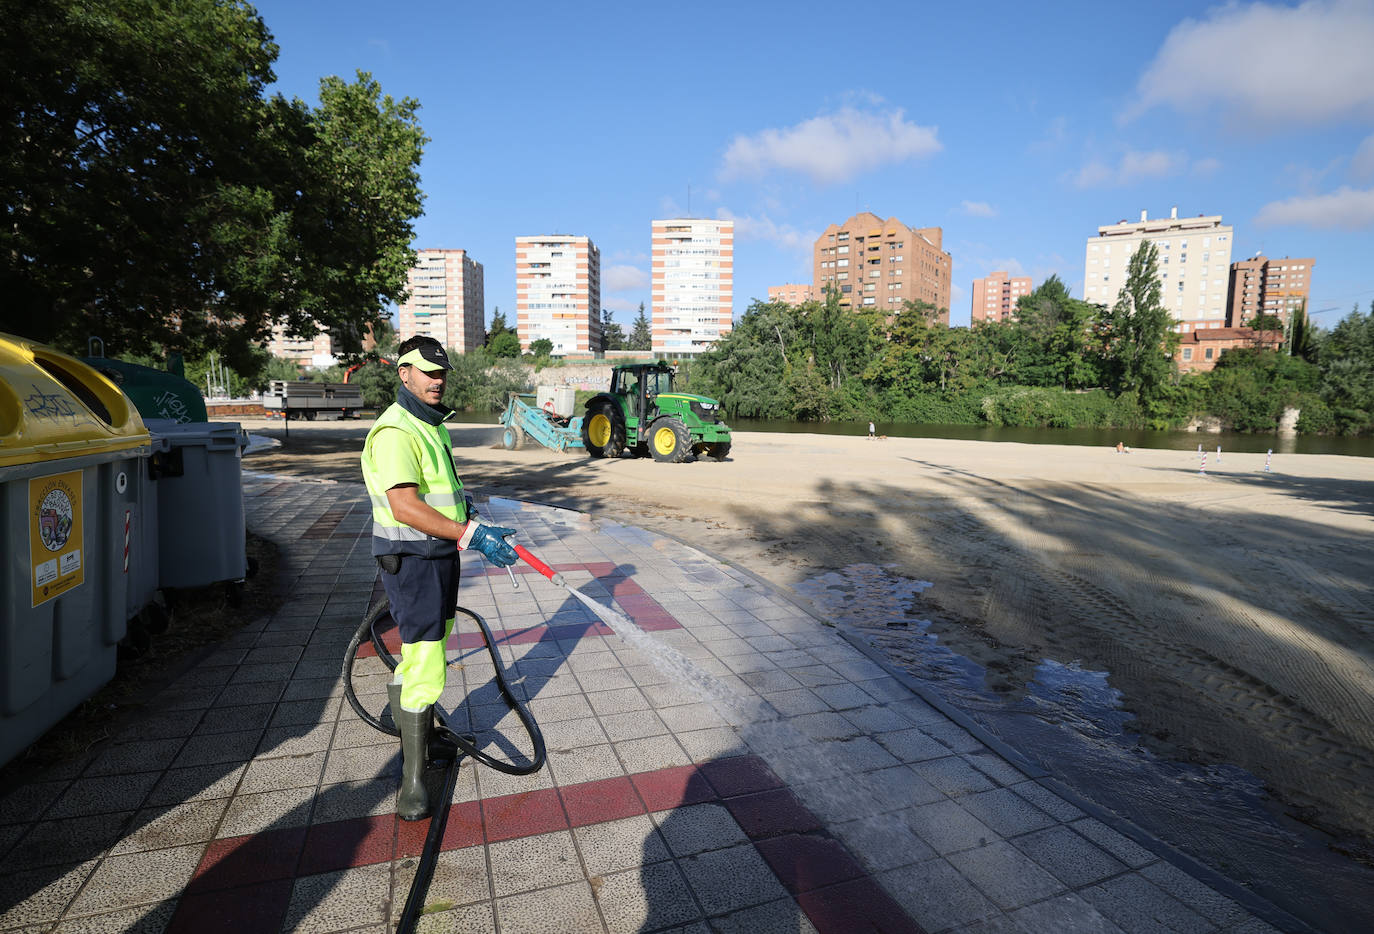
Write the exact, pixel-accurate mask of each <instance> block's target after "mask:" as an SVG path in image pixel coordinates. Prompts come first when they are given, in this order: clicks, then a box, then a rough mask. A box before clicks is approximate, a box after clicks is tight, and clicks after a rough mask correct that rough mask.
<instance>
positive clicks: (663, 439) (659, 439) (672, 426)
mask: <svg viewBox="0 0 1374 934" xmlns="http://www.w3.org/2000/svg"><path fill="white" fill-rule="evenodd" d="M691 450H692V434H691V432H689V431H688V430H687V426H686V425H684V424H682V422H680V421H678V420H677V419H675V418H660V419H659V420H658V421H656V422H654V423H653V424H652V425H650V426H649V451H650V452H651V453H652V454H653V455H654V460H656V461H659V462H661V463H665V464H680V463H682V462H683V461H685V460H686V459H687V455H688V454H689V453H691Z"/></svg>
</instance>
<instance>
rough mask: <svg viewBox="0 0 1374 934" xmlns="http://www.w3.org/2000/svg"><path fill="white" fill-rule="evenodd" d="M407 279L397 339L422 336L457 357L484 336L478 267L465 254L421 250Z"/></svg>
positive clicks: (485, 325)
mask: <svg viewBox="0 0 1374 934" xmlns="http://www.w3.org/2000/svg"><path fill="white" fill-rule="evenodd" d="M418 252H419V256H418V257H417V258H416V261H415V266H414V267H413V268H412V269H411V270H410V273H409V275H408V276H407V278H406V288H407V289H408V290H409V291H410V298H408V299H406V300H405V302H404V303H402V304H401V306H400V308H399V309H398V311H397V316H396V318H397V320H396V335H397V337H398V338H399V339H400V340H402V341H404V340H405V339H406V338H409V337H414V336H415V335H416V334H423V335H425V336H426V337H432V338H434V339H435V340H437V341H438V342H439V343H441V344H443V345H444V346H445V347H448V348H451V349H453V350H455V351H457V352H458V353H467V352H468V351H470V350H476V349H477V348H478V347H481V346H482V344H483V342H484V341H485V340H486V336H487V322H486V318H487V312H486V301H485V290H484V288H483V284H482V264H481V263H479V262H477V261H476V260H474V259H473V258H472V257H470V256H468V254H467V251H466V250H420V251H418Z"/></svg>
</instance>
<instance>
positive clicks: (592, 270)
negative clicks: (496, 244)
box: [515, 234, 601, 356]
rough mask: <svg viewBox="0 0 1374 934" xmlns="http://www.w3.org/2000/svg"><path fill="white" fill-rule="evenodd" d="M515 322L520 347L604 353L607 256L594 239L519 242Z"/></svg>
mask: <svg viewBox="0 0 1374 934" xmlns="http://www.w3.org/2000/svg"><path fill="white" fill-rule="evenodd" d="M515 320H516V327H515V329H516V333H517V334H519V336H520V347H521V349H523V350H529V348H530V344H532V343H534V342H535V341H537V340H549V341H551V342H552V343H553V353H554V354H555V355H556V356H562V355H564V354H569V353H578V352H581V353H589V352H595V351H598V350H600V349H601V251H600V250H598V249H597V248H596V244H594V243H592V241H591V240H590V239H589V238H588V237H572V236H567V235H564V234H550V235H548V236H541V237H516V238H515Z"/></svg>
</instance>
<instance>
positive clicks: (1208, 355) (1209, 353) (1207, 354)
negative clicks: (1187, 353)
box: [1202, 347, 1212, 360]
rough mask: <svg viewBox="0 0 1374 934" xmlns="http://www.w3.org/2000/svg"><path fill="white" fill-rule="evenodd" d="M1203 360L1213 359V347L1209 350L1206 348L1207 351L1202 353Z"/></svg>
mask: <svg viewBox="0 0 1374 934" xmlns="http://www.w3.org/2000/svg"><path fill="white" fill-rule="evenodd" d="M1202 359H1204V360H1210V359H1212V348H1211V347H1208V348H1206V349H1205V350H1203V351H1202Z"/></svg>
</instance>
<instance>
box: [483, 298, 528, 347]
mask: <svg viewBox="0 0 1374 934" xmlns="http://www.w3.org/2000/svg"><path fill="white" fill-rule="evenodd" d="M486 348H487V354H488V355H490V356H492V357H496V358H501V357H518V356H520V335H518V334H517V333H516V332H515V331H513V330H511V329H510V328H509V327H508V326H507V325H506V316H505V315H503V314H501V306H499V305H498V306H496V307H495V308H494V309H492V316H491V327H490V328H489V329H488V330H487V344H486Z"/></svg>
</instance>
